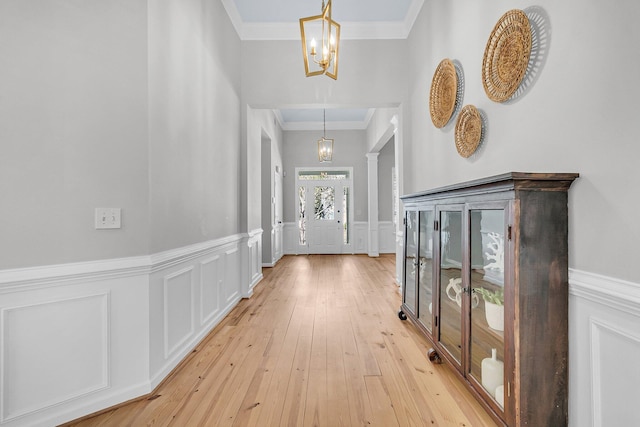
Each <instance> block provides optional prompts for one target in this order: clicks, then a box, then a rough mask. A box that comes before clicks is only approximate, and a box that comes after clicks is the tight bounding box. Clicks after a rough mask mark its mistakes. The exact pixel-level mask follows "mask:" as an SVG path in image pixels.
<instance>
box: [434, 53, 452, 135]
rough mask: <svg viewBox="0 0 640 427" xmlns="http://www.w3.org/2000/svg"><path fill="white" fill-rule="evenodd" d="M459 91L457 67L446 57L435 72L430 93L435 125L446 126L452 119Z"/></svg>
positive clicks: (438, 126)
mask: <svg viewBox="0 0 640 427" xmlns="http://www.w3.org/2000/svg"><path fill="white" fill-rule="evenodd" d="M457 92H458V76H457V74H456V68H455V66H454V65H453V62H452V61H451V60H450V59H446V58H445V59H443V60H442V61H440V64H439V65H438V68H436V72H435V73H434V74H433V79H432V80H431V91H430V93H429V113H431V121H432V122H433V124H434V126H435V127H437V128H441V127H444V126H445V125H446V124H447V123H448V122H449V120H450V119H451V116H452V115H453V111H454V110H455V108H456V95H457Z"/></svg>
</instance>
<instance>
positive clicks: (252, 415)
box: [68, 255, 495, 427]
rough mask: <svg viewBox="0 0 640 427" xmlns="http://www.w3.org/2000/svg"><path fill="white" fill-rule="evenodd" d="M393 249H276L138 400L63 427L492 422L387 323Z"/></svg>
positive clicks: (394, 293)
mask: <svg viewBox="0 0 640 427" xmlns="http://www.w3.org/2000/svg"><path fill="white" fill-rule="evenodd" d="M394 276H395V256H394V255H385V256H381V257H379V258H369V257H368V256H364V255H310V256H285V257H284V258H283V259H281V260H280V261H279V262H278V264H277V265H276V266H275V267H274V268H270V269H264V279H263V280H262V281H261V282H260V283H259V284H258V285H257V286H256V288H255V291H254V295H253V297H252V298H250V299H247V300H243V301H241V302H240V303H239V304H238V306H237V307H236V308H235V309H234V310H233V311H232V312H231V313H230V314H229V315H228V316H227V317H226V318H225V319H224V320H223V321H222V322H221V323H220V324H219V325H218V326H217V327H216V328H215V329H214V330H213V331H212V332H211V334H209V335H208V336H207V338H205V339H204V340H203V341H202V342H201V343H200V344H199V345H198V347H197V348H196V349H195V350H194V351H193V352H192V353H191V354H190V355H189V356H188V357H187V358H186V359H185V361H184V362H183V363H182V364H181V365H180V366H179V367H178V368H177V369H176V370H175V371H174V372H173V373H172V375H170V376H169V378H168V379H167V380H165V381H164V382H163V383H162V384H161V385H160V386H159V387H158V388H157V389H156V390H155V391H154V392H153V393H152V394H151V395H150V396H149V397H147V398H145V399H141V400H138V401H134V402H131V403H129V404H126V405H123V406H120V407H117V408H114V409H111V410H108V411H105V412H103V413H101V414H99V415H96V416H93V417H86V418H85V419H82V420H78V421H76V422H72V423H69V424H68V425H69V426H78V427H84V426H91V427H94V426H145V425H153V426H328V427H334V426H336V427H337V426H383V427H389V426H401V427H404V426H459V427H460V426H482V427H484V426H495V423H494V422H493V421H492V420H491V418H490V417H489V416H488V415H487V414H486V413H485V412H484V411H483V409H482V408H481V407H480V406H479V404H478V403H477V402H476V401H475V400H474V399H473V397H472V396H471V395H470V394H469V393H468V392H467V391H466V390H465V389H464V388H463V387H462V385H460V384H459V383H458V381H457V380H456V379H455V378H454V376H453V374H452V373H451V372H450V371H449V369H448V368H447V367H446V366H445V365H433V364H431V363H430V362H429V361H428V359H427V357H426V351H427V350H428V343H427V342H426V340H425V339H424V338H422V337H421V336H420V335H419V334H418V333H417V331H416V329H415V328H414V327H413V326H412V325H411V323H410V322H408V321H405V322H403V321H401V320H400V319H398V316H397V311H398V308H399V307H400V295H399V293H398V287H397V286H396V285H395V283H394Z"/></svg>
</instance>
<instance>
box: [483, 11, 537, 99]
mask: <svg viewBox="0 0 640 427" xmlns="http://www.w3.org/2000/svg"><path fill="white" fill-rule="evenodd" d="M530 55H531V25H530V24H529V19H528V18H527V15H526V14H525V13H524V12H523V11H521V10H518V9H514V10H510V11H508V12H507V13H505V14H504V15H502V17H501V18H500V20H499V21H498V23H497V24H496V26H495V27H494V28H493V31H492V32H491V35H490V36H489V41H488V42H487V47H486V49H485V51H484V58H483V60H482V84H483V85H484V91H485V92H486V93H487V96H488V97H489V99H491V100H493V101H496V102H504V101H506V100H507V99H509V98H510V97H511V95H513V94H514V93H515V91H516V90H517V89H518V86H520V83H521V82H522V79H523V78H524V76H525V73H526V71H527V65H528V64H529V56H530Z"/></svg>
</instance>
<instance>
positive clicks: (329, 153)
mask: <svg viewBox="0 0 640 427" xmlns="http://www.w3.org/2000/svg"><path fill="white" fill-rule="evenodd" d="M322 114H323V118H322V125H323V127H322V138H320V139H319V140H318V160H320V163H324V162H330V161H331V160H332V158H333V139H329V138H327V136H326V133H327V112H326V110H322Z"/></svg>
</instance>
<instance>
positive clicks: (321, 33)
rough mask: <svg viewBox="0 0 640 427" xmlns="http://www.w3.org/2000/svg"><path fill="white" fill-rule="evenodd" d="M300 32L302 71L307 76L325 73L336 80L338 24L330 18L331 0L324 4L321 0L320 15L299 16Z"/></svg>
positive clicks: (338, 42) (338, 39) (338, 41)
mask: <svg viewBox="0 0 640 427" xmlns="http://www.w3.org/2000/svg"><path fill="white" fill-rule="evenodd" d="M300 34H301V35H302V55H303V57H304V72H305V74H306V75H307V77H309V76H317V75H320V74H326V75H327V76H329V77H331V78H332V79H334V80H337V79H338V45H339V44H340V24H338V23H337V22H335V21H334V20H332V19H331V0H327V4H326V6H325V3H324V0H322V15H315V16H309V17H308V18H300ZM307 35H310V36H311V42H310V43H309V44H307ZM316 37H319V40H320V48H319V49H318V47H317V45H316ZM310 59H311V61H310ZM314 64H315V65H314Z"/></svg>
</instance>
